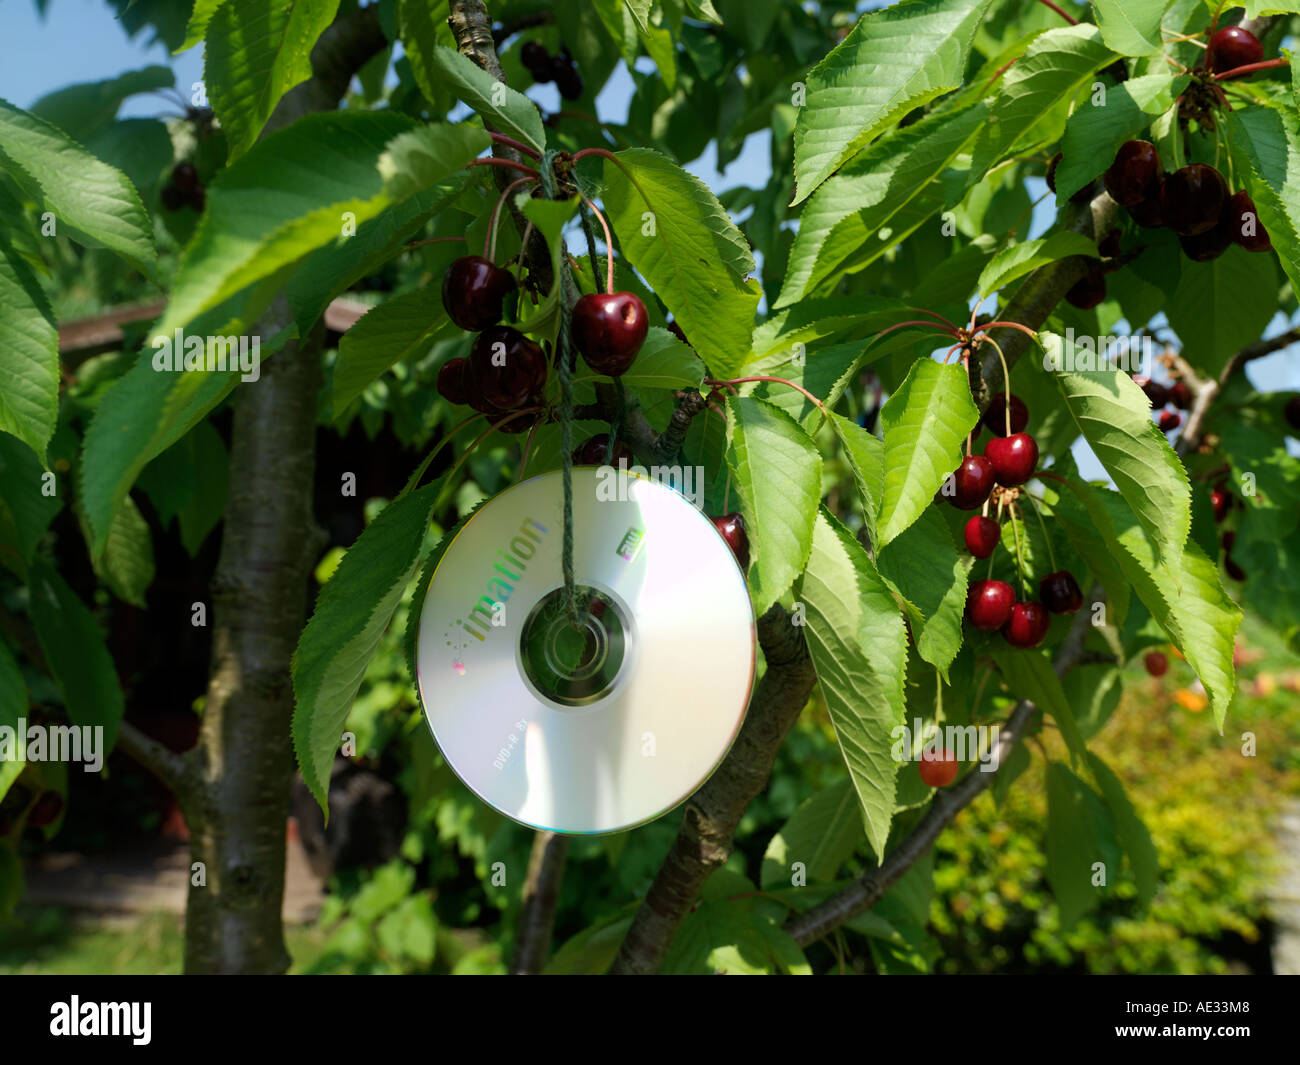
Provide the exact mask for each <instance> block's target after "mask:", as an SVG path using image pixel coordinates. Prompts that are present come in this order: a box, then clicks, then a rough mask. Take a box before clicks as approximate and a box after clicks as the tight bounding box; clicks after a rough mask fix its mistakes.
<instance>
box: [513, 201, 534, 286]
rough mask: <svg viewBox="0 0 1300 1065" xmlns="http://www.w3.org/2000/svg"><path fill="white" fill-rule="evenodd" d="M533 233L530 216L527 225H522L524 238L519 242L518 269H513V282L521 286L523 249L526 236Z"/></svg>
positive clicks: (522, 280)
mask: <svg viewBox="0 0 1300 1065" xmlns="http://www.w3.org/2000/svg"><path fill="white" fill-rule="evenodd" d="M532 235H533V221H532V219H531V218H530V219H529V220H528V225H526V226H524V239H523V240H521V241H520V242H519V262H518V267H519V269H518V270H516V271H515V284H516V285H518V286H520V287H521V288H522V287H523V284H524V249H525V248H527V247H528V238H529V237H531V236H532Z"/></svg>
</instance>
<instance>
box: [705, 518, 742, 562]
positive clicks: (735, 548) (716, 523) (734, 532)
mask: <svg viewBox="0 0 1300 1065" xmlns="http://www.w3.org/2000/svg"><path fill="white" fill-rule="evenodd" d="M712 521H713V527H714V528H715V529H717V530H718V532H719V534H720V535H721V536H722V538H723V539H724V540H726V541H727V546H728V547H730V548H731V553H732V554H733V555H735V556H736V561H737V562H739V563H740V568H741V569H743V570H747V569H749V534H748V533H747V532H745V519H744V518H743V517H741V515H740V514H735V513H733V514H724V515H722V517H720V518H713V519H712Z"/></svg>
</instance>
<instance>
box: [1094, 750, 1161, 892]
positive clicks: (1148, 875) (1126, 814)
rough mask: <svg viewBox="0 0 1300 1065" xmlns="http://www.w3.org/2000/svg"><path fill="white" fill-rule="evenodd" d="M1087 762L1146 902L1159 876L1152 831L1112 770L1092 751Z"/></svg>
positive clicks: (1139, 890) (1154, 890)
mask: <svg viewBox="0 0 1300 1065" xmlns="http://www.w3.org/2000/svg"><path fill="white" fill-rule="evenodd" d="M1088 766H1089V768H1090V769H1091V770H1092V775H1093V778H1094V779H1095V780H1096V781H1097V786H1098V787H1099V788H1100V789H1101V797H1102V798H1103V799H1105V800H1106V807H1107V809H1108V810H1110V816H1111V820H1112V821H1113V822H1114V824H1115V834H1116V836H1117V837H1118V838H1119V845H1120V846H1121V847H1123V848H1124V853H1125V854H1127V855H1128V861H1129V865H1130V866H1132V868H1133V876H1134V879H1136V880H1137V887H1138V899H1139V900H1140V901H1141V902H1142V904H1143V905H1144V906H1145V905H1147V904H1149V903H1150V902H1151V900H1152V899H1153V898H1154V897H1155V893H1156V887H1157V884H1158V880H1159V876H1160V864H1159V861H1158V860H1157V858H1156V848H1155V844H1154V843H1152V842H1151V833H1150V832H1148V831H1147V826H1146V825H1145V824H1143V823H1142V818H1140V817H1139V816H1138V812H1137V811H1136V810H1135V809H1133V804H1132V803H1131V802H1130V801H1129V797H1128V796H1127V795H1126V794H1125V793H1124V785H1123V784H1122V783H1121V782H1120V779H1119V777H1117V776H1116V775H1115V774H1114V773H1112V772H1111V770H1110V767H1109V766H1107V765H1106V763H1105V762H1103V761H1102V760H1101V759H1100V758H1098V757H1097V756H1096V755H1095V754H1092V753H1089V755H1088Z"/></svg>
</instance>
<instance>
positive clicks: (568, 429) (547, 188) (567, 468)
mask: <svg viewBox="0 0 1300 1065" xmlns="http://www.w3.org/2000/svg"><path fill="white" fill-rule="evenodd" d="M558 154H559V153H558V152H556V151H554V150H551V151H548V152H546V154H544V155H543V156H542V164H541V167H540V168H539V169H540V171H541V178H542V195H544V196H545V197H546V198H547V199H548V200H554V199H557V198H558V195H559V194H558V190H557V189H556V187H555V166H554V163H555V157H556V155H558ZM559 260H560V276H559V277H558V278H556V281H557V282H558V283H559V297H560V298H559V303H560V331H559V336H558V337H557V338H556V340H557V343H558V345H559V356H560V365H559V370H560V442H561V454H562V455H563V460H562V465H561V469H562V479H563V482H564V539H563V543H562V546H561V554H560V569H561V571H562V573H563V574H564V609H565V613H567V614H568V615H569V624H570V625H572V626H573V627H574V628H575V629H582V628H583V621H582V615H583V611H582V610H581V609H580V608H579V606H578V590H577V587H576V584H575V582H574V578H573V349H572V346H571V345H570V343H569V323H570V315H569V305H568V303H567V302H566V300H565V292H564V289H565V284H564V282H565V280H566V276H567V275H566V272H567V271H568V268H569V267H568V263H567V262H566V260H565V258H564V255H563V252H561V254H560V256H559Z"/></svg>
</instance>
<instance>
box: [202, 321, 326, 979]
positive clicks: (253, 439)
mask: <svg viewBox="0 0 1300 1065" xmlns="http://www.w3.org/2000/svg"><path fill="white" fill-rule="evenodd" d="M288 320H289V318H288V306H287V304H286V302H285V300H284V297H283V296H279V297H277V299H276V302H275V303H274V304H273V305H272V307H271V309H270V310H269V311H268V312H267V314H266V315H265V316H264V317H263V318H262V321H261V322H260V323H259V327H260V332H261V333H262V335H263V336H267V337H269V336H272V335H274V334H275V333H276V332H277V331H278V330H279V328H280V327H282V326H283V325H285V324H287V323H288ZM318 335H319V334H317V336H318ZM319 355H320V352H319V345H318V343H317V342H316V341H315V340H313V339H312V338H309V339H308V340H307V342H305V343H302V344H299V343H298V342H297V341H291V342H290V343H289V344H288V345H286V347H285V349H284V350H283V351H281V352H280V353H278V354H277V355H276V356H275V357H274V358H271V359H269V360H267V362H266V364H265V366H264V367H263V370H262V377H261V379H260V380H259V381H257V382H255V383H252V384H248V385H243V386H241V388H240V392H239V394H238V398H237V402H236V406H235V420H234V430H233V434H232V446H231V452H230V471H231V476H230V490H229V492H230V494H229V498H228V499H227V503H226V516H225V525H224V526H223V532H222V542H221V558H220V561H219V562H218V563H217V572H216V576H215V578H214V580H213V589H212V600H213V602H212V606H213V612H212V613H213V618H212V620H213V634H212V672H211V676H210V679H209V683H208V696H207V703H206V706H205V708H204V712H203V726H202V730H201V732H200V737H199V747H198V769H199V777H200V781H199V790H200V798H199V799H198V806H199V809H197V810H194V811H193V812H192V814H191V811H186V813H187V815H189V819H190V821H191V824H190V829H191V861H192V862H202V863H203V866H204V870H203V872H204V874H205V877H206V883H202V882H196V881H199V880H201V879H202V878H200V877H198V876H196V875H193V873H192V875H191V880H190V892H189V904H188V908H187V911H186V922H185V970H186V972H191V973H200V972H202V973H214V972H221V973H279V972H283V971H284V970H285V969H286V968H288V965H289V956H288V953H287V952H286V950H285V947H284V934H283V929H282V927H281V922H280V911H281V906H282V900H283V896H284V867H285V850H284V840H285V821H286V818H287V817H288V812H289V786H290V779H291V776H292V773H293V752H292V747H291V744H290V738H289V722H290V718H291V716H292V713H293V684H292V681H291V679H290V673H289V664H290V659H291V658H292V656H293V650H294V647H295V645H296V644H297V641H298V633H299V632H300V631H301V629H302V626H303V622H304V620H305V614H306V598H307V577H308V574H309V573H310V571H311V566H312V564H313V563H314V561H315V557H314V555H315V551H314V547H316V546H318V545H319V543H320V538H319V533H318V532H317V531H316V526H315V522H314V520H313V516H312V495H313V483H314V473H315V464H316V393H317V390H318V388H319V385H320V366H319Z"/></svg>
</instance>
